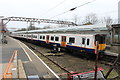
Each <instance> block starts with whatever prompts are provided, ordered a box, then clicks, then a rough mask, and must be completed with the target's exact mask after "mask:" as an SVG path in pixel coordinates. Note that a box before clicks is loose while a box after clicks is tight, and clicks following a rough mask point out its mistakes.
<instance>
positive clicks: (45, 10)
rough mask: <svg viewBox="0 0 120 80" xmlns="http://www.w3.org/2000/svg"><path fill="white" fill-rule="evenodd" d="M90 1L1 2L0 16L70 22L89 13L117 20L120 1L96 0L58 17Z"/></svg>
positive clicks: (17, 0) (11, 23) (9, 0)
mask: <svg viewBox="0 0 120 80" xmlns="http://www.w3.org/2000/svg"><path fill="white" fill-rule="evenodd" d="M89 1H92V0H0V16H5V17H10V16H16V17H31V18H41V19H44V18H45V19H57V20H65V19H67V20H70V19H72V17H73V16H74V15H78V16H79V17H81V18H84V17H85V16H86V15H87V14H89V13H96V14H97V16H98V17H104V16H111V17H112V18H114V19H117V17H118V11H117V10H118V1H120V0H96V1H94V2H92V3H90V4H87V5H84V6H82V7H79V8H77V9H76V10H74V11H72V12H67V13H65V14H63V15H60V16H56V15H58V14H61V13H63V12H65V11H68V10H69V9H71V8H74V7H76V6H80V5H82V4H84V3H86V2H89ZM54 16H56V17H54ZM26 26H27V24H26V23H22V22H19V23H18V22H10V23H9V24H8V27H26ZM39 26H40V25H39Z"/></svg>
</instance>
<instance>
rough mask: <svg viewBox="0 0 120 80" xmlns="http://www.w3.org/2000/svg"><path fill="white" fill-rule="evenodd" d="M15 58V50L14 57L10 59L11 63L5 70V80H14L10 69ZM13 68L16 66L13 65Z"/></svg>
mask: <svg viewBox="0 0 120 80" xmlns="http://www.w3.org/2000/svg"><path fill="white" fill-rule="evenodd" d="M15 56H17V50H15V51H14V52H13V54H12V57H11V58H10V61H9V63H8V65H7V67H6V69H5V72H4V74H3V80H5V78H12V69H11V70H10V68H11V64H12V62H13V60H14V57H15ZM13 66H14V65H12V67H13Z"/></svg>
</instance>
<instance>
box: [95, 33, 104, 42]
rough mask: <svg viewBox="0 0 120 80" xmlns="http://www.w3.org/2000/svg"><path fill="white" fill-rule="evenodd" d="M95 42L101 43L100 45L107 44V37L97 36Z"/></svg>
mask: <svg viewBox="0 0 120 80" xmlns="http://www.w3.org/2000/svg"><path fill="white" fill-rule="evenodd" d="M95 41H99V44H104V43H105V35H95Z"/></svg>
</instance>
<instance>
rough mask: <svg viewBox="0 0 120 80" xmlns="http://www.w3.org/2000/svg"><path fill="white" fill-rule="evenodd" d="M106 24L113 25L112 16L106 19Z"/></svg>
mask: <svg viewBox="0 0 120 80" xmlns="http://www.w3.org/2000/svg"><path fill="white" fill-rule="evenodd" d="M104 22H105V23H106V25H111V24H112V23H113V19H112V18H111V17H110V16H107V17H104Z"/></svg>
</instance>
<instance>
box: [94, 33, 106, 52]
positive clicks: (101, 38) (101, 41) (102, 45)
mask: <svg viewBox="0 0 120 80" xmlns="http://www.w3.org/2000/svg"><path fill="white" fill-rule="evenodd" d="M105 37H106V35H105V34H97V35H95V42H94V50H95V51H96V49H97V50H98V52H99V53H102V52H104V51H105V49H106V42H105ZM96 42H98V44H97V43H96Z"/></svg>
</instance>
